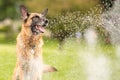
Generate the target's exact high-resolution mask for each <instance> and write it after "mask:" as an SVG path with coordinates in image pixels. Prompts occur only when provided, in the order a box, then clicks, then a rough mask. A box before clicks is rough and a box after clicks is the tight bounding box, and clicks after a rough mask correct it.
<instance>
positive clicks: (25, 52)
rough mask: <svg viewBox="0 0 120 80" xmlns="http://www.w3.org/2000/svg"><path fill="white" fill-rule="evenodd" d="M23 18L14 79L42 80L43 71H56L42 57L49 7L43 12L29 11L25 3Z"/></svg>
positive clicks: (21, 8) (17, 45)
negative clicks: (43, 37) (43, 35)
mask: <svg viewBox="0 0 120 80" xmlns="http://www.w3.org/2000/svg"><path fill="white" fill-rule="evenodd" d="M20 12H21V15H22V19H23V24H22V29H21V32H20V33H19V35H18V37H17V44H16V52H17V62H16V67H15V70H14V74H13V80H42V73H43V72H52V71H56V68H54V67H52V66H49V65H45V64H44V63H43V58H42V46H43V39H42V34H43V33H44V32H45V27H46V26H47V25H48V20H47V19H46V18H45V16H46V14H47V12H48V9H45V10H44V11H43V12H42V13H28V11H27V9H26V7H25V6H24V5H21V6H20Z"/></svg>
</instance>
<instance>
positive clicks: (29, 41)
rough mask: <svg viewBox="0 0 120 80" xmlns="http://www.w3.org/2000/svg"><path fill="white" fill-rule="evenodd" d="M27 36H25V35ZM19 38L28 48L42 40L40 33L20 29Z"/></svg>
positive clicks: (33, 46)
mask: <svg viewBox="0 0 120 80" xmlns="http://www.w3.org/2000/svg"><path fill="white" fill-rule="evenodd" d="M26 36H27V37H26ZM21 38H22V41H23V43H24V44H25V45H26V46H29V47H30V48H35V47H36V46H37V45H38V44H39V43H40V42H41V41H40V40H42V34H38V35H36V34H32V33H27V32H26V31H24V30H23V29H22V31H21Z"/></svg>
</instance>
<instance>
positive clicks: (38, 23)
mask: <svg viewBox="0 0 120 80" xmlns="http://www.w3.org/2000/svg"><path fill="white" fill-rule="evenodd" d="M20 11H21V14H22V19H23V20H24V27H25V28H26V29H27V30H29V32H31V33H33V34H39V33H44V32H45V27H46V26H47V25H48V20H47V19H46V17H45V16H46V15H47V13H48V9H45V10H44V11H43V12H42V13H29V12H28V11H27V9H26V7H25V6H23V5H21V6H20Z"/></svg>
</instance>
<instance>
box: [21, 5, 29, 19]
mask: <svg viewBox="0 0 120 80" xmlns="http://www.w3.org/2000/svg"><path fill="white" fill-rule="evenodd" d="M20 12H21V15H22V18H23V20H25V19H27V18H28V15H29V13H28V11H27V8H26V7H25V6H24V5H20Z"/></svg>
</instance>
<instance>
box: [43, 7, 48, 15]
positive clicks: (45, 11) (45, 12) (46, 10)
mask: <svg viewBox="0 0 120 80" xmlns="http://www.w3.org/2000/svg"><path fill="white" fill-rule="evenodd" d="M47 13H48V8H47V9H45V10H44V11H43V12H42V13H41V14H42V15H43V16H46V15H47Z"/></svg>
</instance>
